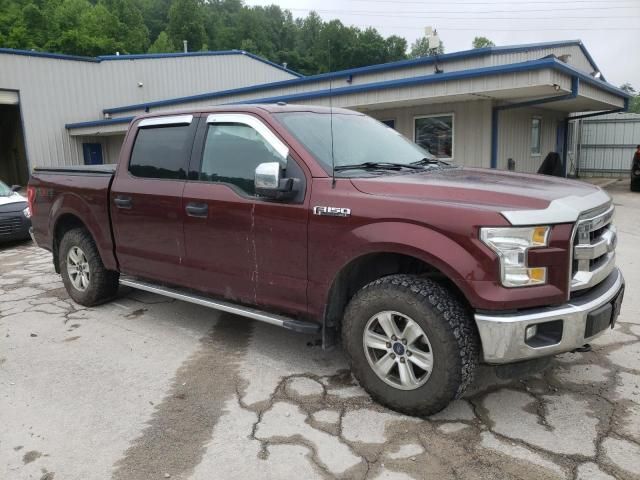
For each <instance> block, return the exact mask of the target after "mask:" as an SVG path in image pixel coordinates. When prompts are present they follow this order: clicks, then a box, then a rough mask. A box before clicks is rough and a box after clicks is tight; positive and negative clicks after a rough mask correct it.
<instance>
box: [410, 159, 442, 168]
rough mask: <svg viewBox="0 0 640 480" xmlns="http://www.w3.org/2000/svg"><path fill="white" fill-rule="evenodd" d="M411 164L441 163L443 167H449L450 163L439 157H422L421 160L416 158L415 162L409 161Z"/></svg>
mask: <svg viewBox="0 0 640 480" xmlns="http://www.w3.org/2000/svg"><path fill="white" fill-rule="evenodd" d="M411 165H423V166H424V165H442V166H445V167H451V166H452V165H451V164H450V163H448V162H445V161H444V160H440V159H439V158H428V157H424V158H423V159H421V160H418V161H417V162H411Z"/></svg>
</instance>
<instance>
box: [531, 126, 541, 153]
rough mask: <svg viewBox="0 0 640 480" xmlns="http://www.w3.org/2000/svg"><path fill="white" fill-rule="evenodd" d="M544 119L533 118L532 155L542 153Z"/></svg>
mask: <svg viewBox="0 0 640 480" xmlns="http://www.w3.org/2000/svg"><path fill="white" fill-rule="evenodd" d="M541 124H542V119H541V118H540V117H533V118H531V155H540V143H541V141H540V140H541V136H542V126H541Z"/></svg>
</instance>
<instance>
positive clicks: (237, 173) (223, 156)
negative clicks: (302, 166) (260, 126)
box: [199, 123, 287, 195]
mask: <svg viewBox="0 0 640 480" xmlns="http://www.w3.org/2000/svg"><path fill="white" fill-rule="evenodd" d="M265 162H279V163H280V164H281V165H282V167H283V168H285V167H286V164H287V160H286V158H283V157H282V156H281V155H280V154H279V153H278V152H276V151H275V150H274V148H273V147H272V146H271V145H270V144H269V143H268V142H267V141H266V140H265V139H264V137H262V135H260V134H259V133H258V132H257V131H256V130H255V129H254V128H252V127H250V126H249V125H245V124H243V123H214V124H210V125H209V126H208V129H207V138H206V141H205V145H204V152H203V154H202V167H201V168H200V178H199V179H200V180H203V181H209V182H221V183H228V184H231V185H235V186H236V187H238V188H239V189H241V190H242V191H243V192H245V193H247V194H249V195H255V188H254V183H253V182H254V177H255V171H256V167H257V166H258V165H259V164H261V163H265Z"/></svg>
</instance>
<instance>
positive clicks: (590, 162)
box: [574, 113, 640, 177]
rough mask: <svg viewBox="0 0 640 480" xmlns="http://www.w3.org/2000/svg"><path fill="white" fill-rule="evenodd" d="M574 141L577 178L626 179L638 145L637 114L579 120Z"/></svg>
mask: <svg viewBox="0 0 640 480" xmlns="http://www.w3.org/2000/svg"><path fill="white" fill-rule="evenodd" d="M576 129H580V132H579V134H578V135H577V136H576V138H575V143H576V146H575V147H574V148H575V149H576V152H577V155H578V165H579V170H578V175H580V176H603V177H609V176H611V177H617V176H620V175H622V176H626V175H628V173H629V169H630V168H631V161H632V159H633V154H634V152H635V150H636V145H638V144H640V115H639V114H634V113H614V114H611V115H603V116H602V117H594V118H585V119H583V120H580V123H579V124H578V127H576Z"/></svg>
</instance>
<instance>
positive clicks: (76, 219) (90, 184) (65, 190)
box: [29, 164, 117, 269]
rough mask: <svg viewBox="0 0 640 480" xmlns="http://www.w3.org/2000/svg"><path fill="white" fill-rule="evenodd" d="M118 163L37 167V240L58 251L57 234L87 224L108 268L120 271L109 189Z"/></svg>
mask: <svg viewBox="0 0 640 480" xmlns="http://www.w3.org/2000/svg"><path fill="white" fill-rule="evenodd" d="M115 171H116V165H115V164H107V165H69V166H61V167H39V168H35V169H34V171H33V174H32V175H31V180H30V182H29V188H32V189H34V193H33V195H34V208H33V210H32V227H33V234H34V237H35V240H36V241H37V242H38V245H40V246H41V247H43V248H46V249H47V250H51V251H53V252H54V256H55V255H57V252H56V248H55V241H56V237H55V235H56V232H59V231H60V229H68V228H73V227H74V226H75V225H84V226H85V228H87V229H88V230H89V232H90V233H91V235H92V236H93V238H94V240H95V242H96V246H97V247H98V250H99V252H100V255H101V256H102V259H103V262H104V264H105V266H107V267H108V268H110V269H116V266H117V264H116V260H115V256H114V254H113V240H112V235H111V219H110V212H109V190H110V188H111V183H112V181H113V178H114V175H115Z"/></svg>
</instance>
